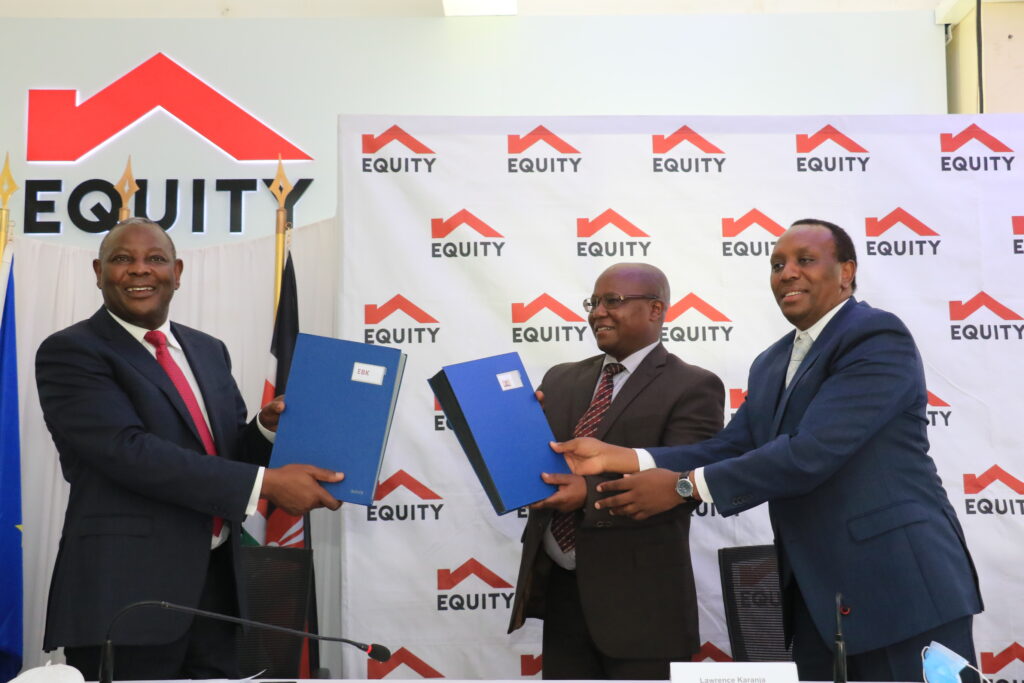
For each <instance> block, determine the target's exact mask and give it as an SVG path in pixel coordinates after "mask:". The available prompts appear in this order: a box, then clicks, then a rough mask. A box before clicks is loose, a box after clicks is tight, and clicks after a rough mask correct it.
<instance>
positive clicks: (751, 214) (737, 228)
mask: <svg viewBox="0 0 1024 683" xmlns="http://www.w3.org/2000/svg"><path fill="white" fill-rule="evenodd" d="M751 225H760V226H761V227H762V228H764V229H765V230H767V231H768V232H770V233H771V234H773V235H775V236H776V237H778V236H779V235H781V234H782V233H784V232H786V229H785V228H784V227H782V226H781V225H779V224H778V223H776V222H775V221H773V220H772V219H771V218H768V216H766V215H764V213H762V212H761V211H760V210H758V209H751V210H750V211H747V212H746V213H745V214H743V215H742V216H740V217H739V218H723V219H722V237H735V236H736V235H738V234H740V233H741V232H743V231H744V230H746V229H747V228H749V227H750V226H751Z"/></svg>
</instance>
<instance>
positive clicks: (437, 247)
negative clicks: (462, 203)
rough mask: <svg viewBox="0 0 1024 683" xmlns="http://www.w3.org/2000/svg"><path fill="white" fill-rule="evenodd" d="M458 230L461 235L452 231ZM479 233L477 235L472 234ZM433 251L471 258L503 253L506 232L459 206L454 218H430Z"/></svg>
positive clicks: (435, 255)
mask: <svg viewBox="0 0 1024 683" xmlns="http://www.w3.org/2000/svg"><path fill="white" fill-rule="evenodd" d="M456 231H458V233H459V236H461V238H462V239H455V238H453V237H452V233H454V232H456ZM473 233H476V235H473ZM467 236H473V237H492V238H497V239H492V240H467V239H466V237H467ZM430 237H431V239H433V242H431V244H430V255H431V256H432V257H433V258H442V257H444V258H472V257H482V256H501V250H502V249H504V248H505V242H504V241H500V240H503V239H504V236H503V235H502V234H501V233H500V232H498V231H497V230H495V229H494V228H492V227H491V226H490V225H488V224H487V223H485V222H484V221H483V220H481V219H480V218H479V217H477V216H476V215H475V214H473V213H471V212H470V211H469V210H467V209H460V210H458V211H456V212H455V213H454V214H452V216H451V218H431V219H430Z"/></svg>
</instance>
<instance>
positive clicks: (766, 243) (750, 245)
mask: <svg viewBox="0 0 1024 683" xmlns="http://www.w3.org/2000/svg"><path fill="white" fill-rule="evenodd" d="M748 228H749V229H750V232H748V233H747V234H746V235H745V237H746V239H735V238H737V237H739V235H740V234H742V233H743V232H744V231H746V230H747V229H748ZM764 232H767V233H768V234H770V235H772V236H773V237H778V236H780V235H781V234H782V233H784V232H786V228H784V227H782V225H780V224H779V223H778V222H777V221H775V220H773V219H771V218H769V217H768V216H767V215H765V213H764V212H763V211H761V210H760V209H751V210H750V211H747V212H746V213H745V214H743V215H742V216H740V217H739V218H723V219H722V256H763V257H767V256H771V253H772V249H774V248H775V242H776V241H777V240H767V239H761V240H759V239H756V238H755V237H754V236H755V235H763V234H764Z"/></svg>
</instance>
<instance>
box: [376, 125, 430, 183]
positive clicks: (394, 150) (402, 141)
mask: <svg viewBox="0 0 1024 683" xmlns="http://www.w3.org/2000/svg"><path fill="white" fill-rule="evenodd" d="M435 161H437V155H436V154H434V150H432V149H430V148H429V147H427V146H426V145H424V144H423V143H422V142H420V141H419V140H417V139H416V138H414V137H413V136H411V135H409V134H408V133H407V132H405V131H404V130H403V129H402V128H400V127H398V126H391V127H390V128H388V129H387V130H385V131H384V132H383V133H381V134H379V135H374V134H372V133H363V157H362V164H363V173H433V172H434V162H435Z"/></svg>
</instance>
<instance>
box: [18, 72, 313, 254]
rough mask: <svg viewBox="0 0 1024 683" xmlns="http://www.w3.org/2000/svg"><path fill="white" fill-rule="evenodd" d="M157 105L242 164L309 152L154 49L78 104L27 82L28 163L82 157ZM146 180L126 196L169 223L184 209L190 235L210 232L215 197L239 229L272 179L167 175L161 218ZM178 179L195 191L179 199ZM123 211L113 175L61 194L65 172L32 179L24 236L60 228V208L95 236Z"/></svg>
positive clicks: (298, 192) (302, 183)
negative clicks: (248, 208) (209, 217)
mask: <svg viewBox="0 0 1024 683" xmlns="http://www.w3.org/2000/svg"><path fill="white" fill-rule="evenodd" d="M161 111H162V112H165V113H167V114H169V115H170V116H171V117H173V119H174V120H176V121H178V122H180V123H181V125H182V126H183V127H184V128H185V129H186V130H188V131H190V132H191V133H192V134H194V135H196V136H198V137H199V138H201V139H203V140H205V141H206V142H208V143H210V145H212V146H213V147H215V148H217V149H219V150H220V151H222V152H223V153H225V154H227V155H228V156H229V157H230V158H232V159H234V160H236V161H239V162H242V161H277V160H278V159H279V158H280V159H283V160H292V161H294V160H306V161H308V160H310V159H312V157H311V156H310V155H308V154H307V153H306V152H304V151H303V150H301V149H299V148H298V147H297V146H296V145H294V144H293V143H291V142H290V141H288V140H287V139H286V138H285V137H284V136H283V135H281V134H280V133H278V132H276V131H275V130H273V129H272V128H270V127H269V126H268V125H267V124H265V123H263V122H261V121H260V120H259V119H257V118H256V117H255V116H253V115H252V114H251V113H249V112H248V111H246V110H245V109H243V108H242V107H241V106H239V105H238V104H236V103H234V102H232V101H231V100H230V99H229V98H228V97H226V96H225V95H224V94H222V93H221V92H219V91H218V90H216V89H215V88H214V87H213V86H211V85H209V84H207V83H206V82H204V81H203V80H201V79H200V78H199V77H198V76H196V75H195V74H193V73H192V72H190V71H189V70H188V69H186V68H185V67H183V66H181V65H180V64H178V63H177V62H175V61H174V60H172V59H171V58H170V57H168V56H167V55H165V54H163V53H157V54H155V55H154V56H152V57H150V58H149V59H147V60H146V61H144V62H143V63H142V64H139V65H138V66H136V67H134V68H133V69H131V70H130V71H128V73H126V74H124V75H122V76H120V77H119V78H117V79H115V80H114V81H113V82H111V83H110V84H109V85H107V86H106V87H104V88H102V89H101V90H99V91H98V92H96V93H95V94H94V95H92V96H91V97H87V98H86V99H84V100H82V101H81V102H80V101H79V92H78V91H77V90H54V89H30V90H29V91H28V120H27V126H26V160H27V161H30V162H42V163H54V162H60V163H66V162H74V163H79V162H82V161H83V160H84V159H85V158H86V157H87V156H89V155H90V153H92V152H95V151H96V150H98V149H100V148H101V147H104V146H105V145H107V144H108V143H111V142H112V141H113V140H115V139H116V138H119V137H120V136H122V134H124V133H126V132H127V131H128V130H129V129H131V128H134V127H135V124H137V123H140V124H141V123H142V122H143V120H144V119H146V118H148V117H149V115H150V114H154V113H158V112H161ZM138 161H139V160H138V159H136V168H138V167H139V164H138ZM150 180H151V179H146V178H138V179H136V182H137V183H138V185H139V190H138V192H136V193H135V195H134V197H133V199H132V202H133V207H132V211H131V212H132V213H133V214H134V215H137V216H147V217H149V218H151V219H153V220H155V221H157V222H158V223H160V225H161V226H162V227H163V228H164V229H170V228H171V227H173V226H174V225H175V224H176V223H177V221H178V218H179V214H180V213H182V211H181V208H182V207H183V206H188V207H190V208H191V226H190V229H191V232H193V233H203V232H205V231H206V222H207V213H208V210H209V209H210V208H211V206H216V205H214V204H212V201H214V200H222V201H224V202H225V203H226V204H227V206H226V207H225V208H227V210H228V219H227V221H226V222H227V223H228V225H229V230H230V231H231V232H236V233H237V232H242V229H243V225H244V208H245V202H246V199H247V198H248V197H250V196H252V194H253V193H255V192H256V191H257V190H259V189H260V188H261V185H260V181H261V180H262V183H263V184H264V185H266V186H267V187H270V186H271V185H272V184H273V182H274V180H273V179H272V178H252V177H249V178H239V177H231V178H219V179H209V180H208V179H206V178H191V179H179V178H169V179H165V180H164V187H163V188H162V190H163V191H162V194H163V206H164V209H163V215H162V216H160V217H157V216H155V215H152V214H151V212H150V201H149V198H150V194H151V190H152V191H153V193H155V192H156V189H155V188H154V187H151V184H152V183H151V182H150ZM311 182H312V179H310V178H300V179H298V180H295V181H294V183H293V185H294V189H293V190H292V192H291V194H289V195H288V199H287V206H286V208H287V209H289V210H291V209H292V207H294V205H295V203H296V202H298V200H299V199H300V198H301V197H302V195H303V193H304V192H305V191H306V189H307V188H308V186H309V184H310V183H311ZM183 186H188V187H189V190H190V193H191V196H190V197H188V198H186V199H184V201H183V200H182V198H181V194H182V192H181V188H182V187H183ZM211 186H212V192H210V190H211ZM214 193H215V194H214ZM97 197H99V199H97ZM120 208H121V196H120V194H118V192H117V191H116V190H115V188H114V184H113V183H112V182H111V180H110V179H102V178H92V179H88V180H85V181H83V182H81V183H79V184H78V185H76V186H75V187H74V188H73V189H72V190H71V191H70V193H68V194H67V196H66V197H65V195H64V181H63V180H62V179H29V180H26V181H25V203H24V212H25V213H24V222H23V224H22V229H23V230H24V232H25V233H26V234H60V233H61V232H63V227H64V226H63V221H62V220H60V218H59V216H60V212H66V215H67V218H68V220H69V221H70V222H71V224H72V225H74V226H75V227H76V228H78V229H80V230H82V231H84V232H89V233H101V232H105V231H107V230H109V229H110V228H111V227H113V225H114V224H115V223H116V222H117V214H118V210H119V209H120ZM218 208H220V207H219V206H218ZM55 214H56V215H55Z"/></svg>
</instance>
